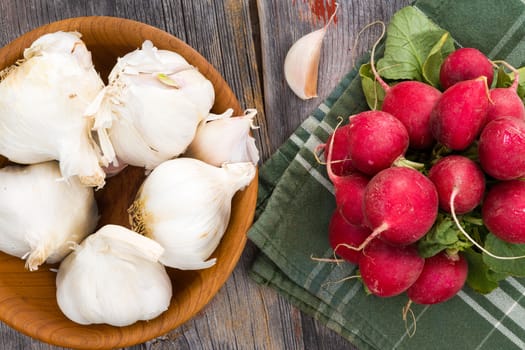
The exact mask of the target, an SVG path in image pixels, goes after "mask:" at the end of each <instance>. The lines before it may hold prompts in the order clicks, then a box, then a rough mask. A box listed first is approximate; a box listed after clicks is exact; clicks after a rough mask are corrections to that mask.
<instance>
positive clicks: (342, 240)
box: [328, 208, 371, 264]
mask: <svg viewBox="0 0 525 350" xmlns="http://www.w3.org/2000/svg"><path fill="white" fill-rule="evenodd" d="M370 233H371V231H370V229H369V228H366V227H364V226H358V225H353V224H351V223H350V222H349V221H348V220H346V219H345V217H344V216H343V214H342V213H341V210H340V209H338V208H337V209H336V210H335V211H334V213H333V214H332V218H331V219H330V225H329V226H328V240H329V242H330V246H331V247H332V249H333V250H334V252H335V253H336V254H337V255H338V256H340V257H341V258H343V259H345V260H346V261H348V262H351V263H353V264H358V263H359V259H361V256H362V255H363V254H362V252H361V251H357V250H354V249H349V248H348V247H347V246H348V245H350V246H354V247H357V246H359V245H360V244H361V243H363V241H364V240H365V239H366V238H367V237H368V236H369V235H370Z"/></svg>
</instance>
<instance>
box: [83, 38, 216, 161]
mask: <svg viewBox="0 0 525 350" xmlns="http://www.w3.org/2000/svg"><path fill="white" fill-rule="evenodd" d="M214 100H215V92H214V89H213V85H212V84H211V82H210V81H209V80H207V79H206V78H205V77H204V76H203V75H202V74H201V73H199V71H197V69H196V68H195V67H193V66H191V65H190V64H189V63H188V62H187V61H186V60H185V59H184V58H183V57H182V56H180V55H179V54H177V53H175V52H171V51H167V50H158V49H157V48H156V47H154V46H153V44H152V43H151V42H150V41H145V42H144V43H143V45H142V48H141V49H138V50H135V51H133V52H130V53H128V54H126V55H125V56H123V57H121V58H119V60H118V62H117V64H116V65H115V67H113V69H112V71H111V73H110V75H109V84H108V86H107V87H106V88H105V89H104V91H103V92H102V93H101V94H100V95H99V96H98V97H97V99H95V101H93V103H92V104H91V106H90V108H89V109H88V110H87V111H86V115H88V116H92V117H93V118H94V130H96V131H97V135H98V139H99V143H100V147H101V149H102V152H103V154H104V157H105V159H106V160H107V161H108V162H113V163H114V164H115V163H117V162H118V161H117V157H118V159H120V160H121V161H122V162H124V163H127V164H130V165H135V166H139V167H145V168H146V169H153V168H154V167H155V166H157V165H158V164H160V163H161V162H163V161H165V160H167V159H171V158H173V157H176V156H179V155H180V154H181V153H183V152H184V151H185V150H186V148H187V147H188V145H189V144H190V142H191V140H192V139H193V137H194V136H195V131H196V129H197V125H198V124H199V123H200V122H201V121H202V120H204V118H206V117H207V116H208V114H209V112H210V109H211V107H212V106H213V103H214Z"/></svg>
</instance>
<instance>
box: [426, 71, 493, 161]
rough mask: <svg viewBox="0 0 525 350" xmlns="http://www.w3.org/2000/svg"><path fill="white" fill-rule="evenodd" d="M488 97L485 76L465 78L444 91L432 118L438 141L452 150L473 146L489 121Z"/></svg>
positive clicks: (434, 133)
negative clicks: (486, 120)
mask: <svg viewBox="0 0 525 350" xmlns="http://www.w3.org/2000/svg"><path fill="white" fill-rule="evenodd" d="M488 96H489V92H488V87H487V80H486V78H485V77H481V78H478V79H473V80H466V81H461V82H459V83H457V84H455V85H453V86H452V87H450V88H449V89H447V90H446V91H445V92H443V94H442V95H441V97H440V98H439V100H438V101H437V102H436V104H435V106H434V109H433V111H432V115H431V117H430V127H431V130H432V134H433V135H434V137H435V138H436V140H437V141H438V142H439V143H441V144H443V145H444V146H446V147H448V148H450V149H452V150H458V151H461V150H464V149H466V148H467V147H469V146H470V145H471V144H472V143H473V142H474V140H475V139H476V138H477V137H478V135H479V133H480V132H481V128H482V127H483V125H484V124H485V119H486V116H487V110H488V106H489V98H488Z"/></svg>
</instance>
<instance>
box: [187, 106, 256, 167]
mask: <svg viewBox="0 0 525 350" xmlns="http://www.w3.org/2000/svg"><path fill="white" fill-rule="evenodd" d="M232 113H233V110H231V109H230V110H228V111H227V113H224V114H222V115H220V116H219V117H218V118H215V119H213V120H210V121H206V122H204V123H201V124H200V125H199V127H198V128H197V134H196V135H195V138H194V139H193V141H192V143H191V144H190V146H189V147H188V149H187V150H186V153H185V156H187V157H192V158H197V159H200V160H202V161H204V162H206V163H208V164H211V165H215V166H221V165H222V164H224V163H241V162H252V163H254V164H257V162H258V161H259V151H258V150H257V146H256V145H255V139H254V138H253V137H252V136H251V135H250V130H252V129H255V128H256V126H255V125H254V118H255V115H256V114H257V111H256V110H255V109H248V110H246V112H245V114H244V115H243V116H238V117H231V115H232Z"/></svg>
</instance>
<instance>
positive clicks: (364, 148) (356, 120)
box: [348, 111, 409, 175]
mask: <svg viewBox="0 0 525 350" xmlns="http://www.w3.org/2000/svg"><path fill="white" fill-rule="evenodd" d="M349 125H350V130H349V133H348V136H349V137H348V145H349V150H350V159H352V165H353V166H354V167H355V168H356V169H357V170H359V171H361V172H362V173H364V174H367V175H374V174H376V173H377V172H379V171H381V170H383V169H385V168H388V167H389V166H391V165H392V164H393V163H394V162H395V161H396V160H398V159H400V158H402V157H403V156H404V154H405V152H406V150H407V148H408V141H409V139H408V132H407V130H406V128H405V126H404V125H403V123H401V121H399V119H397V118H395V117H394V116H393V115H391V114H390V113H386V112H382V111H366V112H361V113H359V114H356V115H354V116H351V117H350V124H349Z"/></svg>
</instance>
